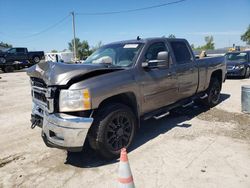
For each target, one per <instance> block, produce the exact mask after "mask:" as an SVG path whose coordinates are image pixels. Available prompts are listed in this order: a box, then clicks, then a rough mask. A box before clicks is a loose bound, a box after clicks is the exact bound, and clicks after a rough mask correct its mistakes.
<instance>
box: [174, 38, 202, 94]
mask: <svg viewBox="0 0 250 188" xmlns="http://www.w3.org/2000/svg"><path fill="white" fill-rule="evenodd" d="M170 46H171V48H172V50H173V53H174V56H175V62H176V63H175V67H176V74H177V77H178V88H179V89H178V98H179V99H184V98H187V97H191V96H193V95H194V94H195V93H196V91H197V87H198V80H199V77H198V76H199V75H198V71H199V70H198V66H197V65H196V63H195V61H194V59H193V56H192V54H191V49H189V47H188V45H187V43H186V42H184V41H171V42H170Z"/></svg>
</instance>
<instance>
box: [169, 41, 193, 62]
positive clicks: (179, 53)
mask: <svg viewBox="0 0 250 188" xmlns="http://www.w3.org/2000/svg"><path fill="white" fill-rule="evenodd" d="M170 45H171V47H172V49H173V52H174V56H175V59H176V63H177V64H184V63H190V62H191V60H192V56H191V54H190V52H189V50H188V47H187V45H186V43H184V42H179V41H175V42H171V43H170Z"/></svg>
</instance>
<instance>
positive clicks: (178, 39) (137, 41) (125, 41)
mask: <svg viewBox="0 0 250 188" xmlns="http://www.w3.org/2000/svg"><path fill="white" fill-rule="evenodd" d="M159 39H165V40H168V41H183V40H186V39H182V38H166V37H153V38H140V39H139V40H137V39H132V40H123V41H117V42H112V43H109V44H108V45H110V44H129V43H137V44H138V43H139V44H140V43H141V44H144V43H147V42H151V41H158V40H159Z"/></svg>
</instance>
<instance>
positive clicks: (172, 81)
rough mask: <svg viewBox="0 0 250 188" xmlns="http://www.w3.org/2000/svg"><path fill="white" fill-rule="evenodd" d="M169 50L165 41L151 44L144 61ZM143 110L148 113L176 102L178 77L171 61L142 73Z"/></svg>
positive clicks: (153, 58) (146, 69)
mask: <svg viewBox="0 0 250 188" xmlns="http://www.w3.org/2000/svg"><path fill="white" fill-rule="evenodd" d="M161 51H168V50H167V48H166V44H165V43H164V42H156V43H153V44H151V45H150V46H149V47H148V49H147V50H146V53H145V55H144V56H145V57H144V60H143V62H145V61H149V60H156V59H157V55H158V52H161ZM140 79H141V81H140V86H141V87H140V88H141V96H143V101H142V111H143V113H147V112H150V111H153V110H156V109H158V108H160V107H164V106H166V105H169V104H171V103H173V102H175V96H176V94H177V78H176V74H175V70H174V67H172V66H170V64H169V63H165V64H163V65H162V66H161V67H158V68H152V69H149V68H145V69H142V71H141V73H140Z"/></svg>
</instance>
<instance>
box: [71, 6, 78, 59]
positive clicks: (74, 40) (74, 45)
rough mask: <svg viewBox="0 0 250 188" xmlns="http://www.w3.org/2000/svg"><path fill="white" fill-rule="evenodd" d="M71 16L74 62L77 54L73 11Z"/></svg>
mask: <svg viewBox="0 0 250 188" xmlns="http://www.w3.org/2000/svg"><path fill="white" fill-rule="evenodd" d="M71 15H72V27H73V35H74V39H73V47H74V61H76V58H77V54H76V29H75V13H74V11H73V12H71Z"/></svg>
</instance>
